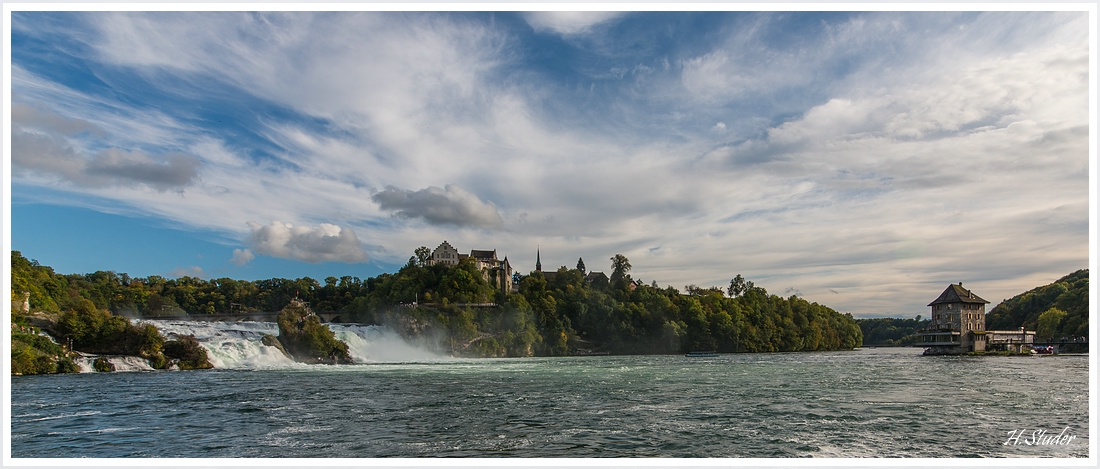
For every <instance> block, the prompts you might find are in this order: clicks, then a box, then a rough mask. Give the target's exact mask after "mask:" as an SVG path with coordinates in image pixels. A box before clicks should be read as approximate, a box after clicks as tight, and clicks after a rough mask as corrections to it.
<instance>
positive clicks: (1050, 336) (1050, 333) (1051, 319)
mask: <svg viewBox="0 0 1100 469" xmlns="http://www.w3.org/2000/svg"><path fill="white" fill-rule="evenodd" d="M1066 315H1067V314H1066V312H1065V311H1062V310H1060V309H1058V308H1050V309H1048V310H1046V311H1044V312H1043V314H1040V315H1039V319H1038V323H1039V325H1038V327H1036V328H1035V338H1036V339H1038V340H1039V341H1049V340H1055V339H1056V336H1057V334H1058V326H1059V325H1061V324H1062V320H1063V319H1065V318H1066Z"/></svg>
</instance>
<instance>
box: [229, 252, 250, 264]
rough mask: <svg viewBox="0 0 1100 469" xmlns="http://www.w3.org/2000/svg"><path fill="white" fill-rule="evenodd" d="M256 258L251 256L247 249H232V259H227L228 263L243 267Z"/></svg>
mask: <svg viewBox="0 0 1100 469" xmlns="http://www.w3.org/2000/svg"><path fill="white" fill-rule="evenodd" d="M255 258H256V256H255V255H254V254H252V251H251V250H249V249H234V250H233V257H232V258H231V259H229V262H231V263H233V264H236V265H237V266H243V265H245V264H247V263H249V262H252V260H253V259H255Z"/></svg>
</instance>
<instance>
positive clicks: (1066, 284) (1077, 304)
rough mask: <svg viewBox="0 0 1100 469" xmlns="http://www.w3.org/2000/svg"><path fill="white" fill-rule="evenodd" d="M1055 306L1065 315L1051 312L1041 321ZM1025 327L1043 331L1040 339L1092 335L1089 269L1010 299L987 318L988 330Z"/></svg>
mask: <svg viewBox="0 0 1100 469" xmlns="http://www.w3.org/2000/svg"><path fill="white" fill-rule="evenodd" d="M1052 308H1055V309H1056V310H1058V311H1062V312H1065V314H1064V315H1062V314H1051V315H1048V316H1047V318H1048V319H1046V320H1045V321H1040V316H1041V315H1043V313H1045V312H1047V311H1050V310H1051V309H1052ZM1055 313H1057V311H1055ZM1021 326H1023V327H1024V328H1026V329H1027V330H1033V331H1039V332H1041V333H1042V334H1040V337H1038V339H1039V340H1046V339H1048V338H1051V337H1052V338H1055V339H1057V338H1061V337H1086V336H1088V334H1089V271H1088V269H1081V270H1078V271H1077V272H1074V273H1072V274H1069V275H1067V276H1065V277H1062V278H1060V279H1058V281H1056V282H1054V283H1052V284H1050V285H1044V286H1041V287H1037V288H1033V289H1031V290H1028V291H1026V292H1024V293H1021V294H1019V295H1016V296H1014V297H1012V298H1009V299H1007V300H1005V301H1004V302H1002V303H1001V304H999V305H997V306H996V307H995V308H993V309H992V310H991V311H989V313H988V314H987V315H986V318H985V327H986V329H988V330H1006V329H1019V328H1020V327H1021ZM1048 336H1049V337H1048Z"/></svg>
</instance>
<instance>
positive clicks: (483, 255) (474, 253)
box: [470, 249, 497, 260]
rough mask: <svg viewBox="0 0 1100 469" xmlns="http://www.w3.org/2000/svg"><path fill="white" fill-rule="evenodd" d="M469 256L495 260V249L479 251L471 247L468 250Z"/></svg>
mask: <svg viewBox="0 0 1100 469" xmlns="http://www.w3.org/2000/svg"><path fill="white" fill-rule="evenodd" d="M470 257H472V258H474V259H482V260H496V258H497V250H496V249H493V250H492V251H479V250H477V249H472V250H470Z"/></svg>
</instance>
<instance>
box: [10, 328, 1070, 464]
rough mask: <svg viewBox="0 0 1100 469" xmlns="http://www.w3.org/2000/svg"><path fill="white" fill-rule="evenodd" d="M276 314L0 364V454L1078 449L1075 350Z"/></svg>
mask: <svg viewBox="0 0 1100 469" xmlns="http://www.w3.org/2000/svg"><path fill="white" fill-rule="evenodd" d="M272 326H273V325H265V324H262V323H256V324H253V325H251V326H247V327H244V326H236V329H235V330H230V329H228V328H227V326H222V325H210V324H205V325H203V324H192V325H182V324H176V325H171V324H158V327H162V328H164V329H165V330H169V331H171V330H174V331H176V332H178V333H196V335H197V336H200V337H199V338H200V340H201V341H202V343H203V344H204V346H206V347H207V348H208V349H209V351H210V352H211V356H212V357H213V361H215V362H216V363H215V365H219V368H218V369H215V370H207V371H159V372H131V373H120V372H116V373H81V374H74V375H52V376H24V377H12V391H11V393H12V396H11V402H12V404H11V413H12V427H11V431H12V433H11V443H12V452H11V455H12V457H15V458H40V457H55V458H57V457H59V458H79V457H194V458H209V457H326V458H337V457H339V458H376V457H377V458H386V457H548V458H557V457H757V458H773V457H781V458H786V457H933V458H957V457H1087V456H1088V442H1089V434H1088V431H1089V428H1088V426H1089V415H1088V410H1089V409H1088V392H1089V391H1088V357H1087V356H1053V357H1051V356H1046V357H923V356H920V352H921V350H920V349H914V348H877V349H860V350H855V351H845V352H815V353H783V354H731V355H721V356H718V357H712V358H688V357H684V356H602V357H563V358H524V359H453V358H447V357H441V356H437V355H433V354H431V353H429V352H426V351H423V350H420V349H417V348H416V347H412V346H410V345H409V344H406V343H404V342H403V341H401V340H400V338H397V337H396V336H395V335H393V334H387V333H386V332H385V331H384V330H380V329H369V328H363V329H359V330H349V329H344V330H341V331H338V333H340V334H341V335H342V336H344V337H345V339H347V338H349V337H350V336H351V335H354V336H355V338H354V340H349V342H354V343H353V347H352V348H353V356H355V358H356V360H357V361H359V362H360V364H356V365H341V366H329V365H309V366H307V365H299V364H293V363H290V362H289V361H285V358H283V357H282V356H281V355H271V354H269V352H268V350H265V349H264V348H262V346H255V344H254V342H257V341H258V340H259V339H258V337H260V336H262V333H267V332H268V331H270V329H271V327H272ZM173 327H175V329H172V328H173ZM204 327H205V328H206V329H203V328H204ZM227 330H228V331H229V332H226V331H227ZM257 347H260V348H257ZM403 354H404V355H405V356H406V357H407V358H405V359H402V357H401V355H403ZM1012 431H1016V432H1018V433H1016V435H1022V437H1020V438H1017V439H1015V440H1013V439H1011V438H1010V437H1011V436H1012V435H1010V433H1009V432H1012ZM1043 431H1045V432H1046V433H1045V434H1040V433H1037V432H1043ZM1058 434H1061V435H1062V438H1061V439H1059V440H1057V441H1056V442H1059V443H1061V442H1065V443H1066V444H1045V445H1038V444H1028V443H1034V442H1046V443H1051V442H1055V441H1053V439H1052V438H1050V437H1051V436H1053V435H1058ZM1040 436H1045V437H1047V438H1040ZM1070 437H1072V438H1070ZM1006 443H1007V444H1006Z"/></svg>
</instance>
